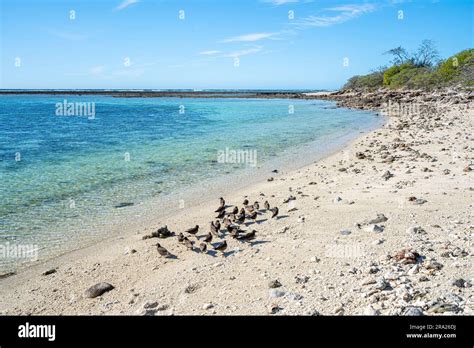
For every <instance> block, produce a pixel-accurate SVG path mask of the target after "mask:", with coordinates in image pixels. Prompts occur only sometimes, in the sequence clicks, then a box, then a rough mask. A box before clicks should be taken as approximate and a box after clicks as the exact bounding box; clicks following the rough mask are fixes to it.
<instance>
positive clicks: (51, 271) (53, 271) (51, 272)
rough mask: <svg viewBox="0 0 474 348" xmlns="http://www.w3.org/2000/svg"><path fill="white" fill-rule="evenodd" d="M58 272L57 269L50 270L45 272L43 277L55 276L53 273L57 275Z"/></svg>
mask: <svg viewBox="0 0 474 348" xmlns="http://www.w3.org/2000/svg"><path fill="white" fill-rule="evenodd" d="M56 272H57V270H56V268H52V269H48V270H47V271H45V272H43V273H42V275H44V276H47V275H50V274H53V273H56Z"/></svg>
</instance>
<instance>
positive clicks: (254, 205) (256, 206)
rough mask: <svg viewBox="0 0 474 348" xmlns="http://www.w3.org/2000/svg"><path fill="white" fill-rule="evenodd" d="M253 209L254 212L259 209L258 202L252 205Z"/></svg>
mask: <svg viewBox="0 0 474 348" xmlns="http://www.w3.org/2000/svg"><path fill="white" fill-rule="evenodd" d="M253 207H254V209H255V210H259V209H260V204H258V202H255V203H254V204H253Z"/></svg>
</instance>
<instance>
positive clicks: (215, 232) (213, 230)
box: [211, 221, 219, 236]
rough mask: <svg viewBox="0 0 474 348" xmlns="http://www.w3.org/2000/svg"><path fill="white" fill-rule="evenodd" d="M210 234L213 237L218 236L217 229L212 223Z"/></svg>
mask: <svg viewBox="0 0 474 348" xmlns="http://www.w3.org/2000/svg"><path fill="white" fill-rule="evenodd" d="M211 233H212V234H213V235H215V236H217V235H218V234H219V229H218V228H217V227H216V225H214V222H213V221H211Z"/></svg>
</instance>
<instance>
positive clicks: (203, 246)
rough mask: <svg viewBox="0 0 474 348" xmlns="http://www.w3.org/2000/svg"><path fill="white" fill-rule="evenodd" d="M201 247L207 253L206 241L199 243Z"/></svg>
mask: <svg viewBox="0 0 474 348" xmlns="http://www.w3.org/2000/svg"><path fill="white" fill-rule="evenodd" d="M199 249H200V250H201V252H202V253H205V252H206V251H207V244H206V243H201V244H199Z"/></svg>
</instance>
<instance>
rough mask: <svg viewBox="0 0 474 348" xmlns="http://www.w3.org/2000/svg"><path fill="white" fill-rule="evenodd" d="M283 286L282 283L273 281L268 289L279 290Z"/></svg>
mask: <svg viewBox="0 0 474 348" xmlns="http://www.w3.org/2000/svg"><path fill="white" fill-rule="evenodd" d="M281 286H282V285H281V283H280V282H279V281H278V280H276V279H275V280H272V281H271V282H270V283H268V287H269V288H270V289H276V288H279V287H281Z"/></svg>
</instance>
